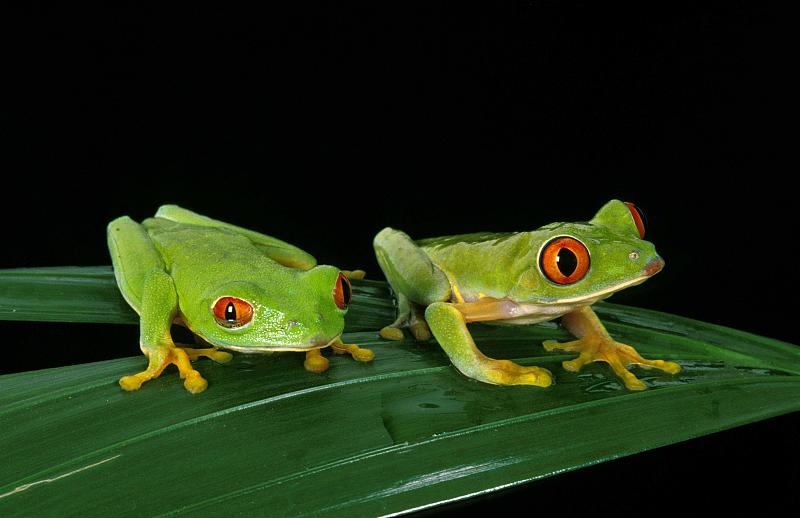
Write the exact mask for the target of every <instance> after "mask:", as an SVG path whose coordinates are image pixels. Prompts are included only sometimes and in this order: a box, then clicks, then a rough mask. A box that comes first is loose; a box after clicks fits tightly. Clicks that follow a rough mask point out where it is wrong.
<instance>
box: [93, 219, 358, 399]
mask: <svg viewBox="0 0 800 518" xmlns="http://www.w3.org/2000/svg"><path fill="white" fill-rule="evenodd" d="M106 234H107V241H108V249H109V252H110V254H111V260H112V263H113V270H114V277H115V279H116V283H117V286H118V287H119V290H120V292H121V294H122V297H123V298H124V299H125V301H126V302H127V303H128V305H130V306H131V308H133V310H134V311H135V312H136V313H137V314H138V316H139V346H140V349H141V351H142V352H143V353H144V355H145V357H146V358H147V360H148V364H147V368H146V369H145V370H143V371H141V372H138V373H136V374H133V375H130V376H124V377H122V378H120V379H119V385H120V387H122V389H124V390H126V391H135V390H138V389H139V388H141V386H142V384H143V383H145V382H147V381H149V380H152V379H154V378H157V377H159V376H160V375H161V373H162V371H164V369H165V368H166V367H168V366H169V365H175V366H176V367H177V369H178V372H179V374H180V377H181V378H182V379H183V380H184V383H183V385H184V388H185V389H186V390H187V391H188V392H190V393H192V394H197V393H200V392H203V391H204V390H206V388H207V387H208V381H207V380H206V379H205V378H203V376H202V375H201V374H200V372H199V371H198V370H196V369H195V368H194V367H193V365H192V363H191V362H193V361H194V360H197V359H198V358H200V357H205V358H209V359H211V360H213V361H216V362H218V363H225V362H228V361H230V360H231V359H232V356H233V355H232V354H231V353H230V352H228V351H233V352H239V353H272V352H277V351H295V352H303V353H305V359H304V362H303V365H304V367H305V369H306V370H308V371H310V372H314V373H322V372H325V371H326V370H327V369H328V367H329V365H330V362H329V360H328V359H327V358H326V357H325V356H323V355H322V353H321V350H322V349H324V348H331V349H332V350H333V352H334V353H339V354H349V355H350V356H351V357H352V358H353V359H355V360H357V361H360V362H369V361H371V360H372V359H373V358H374V353H373V351H372V350H370V349H364V348H361V347H359V346H358V345H356V344H348V343H345V342H344V341H343V340H342V332H343V329H344V322H345V315H346V313H347V310H348V306H349V304H350V302H351V297H352V291H353V290H352V286H351V284H350V279H360V278H363V277H364V271H363V270H353V271H348V270H339V269H338V268H336V267H334V266H330V265H318V264H317V260H316V259H315V258H314V256H312V255H311V254H309V253H308V252H306V251H304V250H302V249H300V248H298V247H296V246H294V245H291V244H289V243H287V242H285V241H282V240H280V239H277V238H274V237H271V236H268V235H266V234H262V233H260V232H256V231H253V230H248V229H245V228H242V227H239V226H236V225H232V224H228V223H224V222H222V221H218V220H214V219H212V218H209V217H207V216H203V215H200V214H197V213H195V212H192V211H190V210H188V209H184V208H182V207H179V206H177V205H162V206H161V207H159V208H158V210H157V211H156V214H155V216H153V217H151V218H147V219H145V220H144V221H142V222H141V223H137V222H136V221H134V220H133V219H131V218H130V217H129V216H120V217H118V218H116V219H114V220H113V221H111V222H110V223H109V224H108V226H107V229H106ZM173 325H178V326H182V327H185V328H187V329H188V330H189V331H190V332H191V333H192V335H193V336H194V338H195V341H196V342H197V344H194V345H199V346H200V347H189V346H188V345H186V344H179V343H176V342H175V341H174V340H173V337H172V326H173Z"/></svg>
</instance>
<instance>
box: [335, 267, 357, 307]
mask: <svg viewBox="0 0 800 518" xmlns="http://www.w3.org/2000/svg"><path fill="white" fill-rule="evenodd" d="M352 296H353V288H352V287H351V286H350V281H348V280H347V277H345V276H344V274H343V273H339V277H337V278H336V284H335V285H334V287H333V301H334V302H335V303H336V307H338V308H339V309H347V306H348V305H349V304H350V299H351V298H352Z"/></svg>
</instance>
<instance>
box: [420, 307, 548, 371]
mask: <svg viewBox="0 0 800 518" xmlns="http://www.w3.org/2000/svg"><path fill="white" fill-rule="evenodd" d="M425 318H426V319H427V321H428V325H430V328H431V331H432V332H433V335H434V336H435V337H436V340H437V341H438V342H439V345H441V346H442V349H444V351H445V352H446V353H447V355H448V356H449V357H450V361H452V362H453V365H455V366H456V368H457V369H458V370H459V371H461V372H462V373H463V374H465V375H467V376H469V377H470V378H473V379H476V380H478V381H483V382H484V383H492V384H495V385H536V386H538V387H548V386H550V384H551V383H552V377H551V375H550V373H549V372H548V371H547V369H543V368H541V367H524V366H522V365H517V364H516V363H513V362H511V361H509V360H495V359H492V358H489V357H487V356H485V355H484V354H483V353H481V352H480V351H479V350H478V348H477V347H476V346H475V342H474V341H473V340H472V336H471V335H470V334H469V330H468V329H467V324H466V321H465V320H464V315H462V314H461V312H460V311H459V310H458V309H457V308H456V307H455V306H453V305H452V304H449V303H446V302H435V303H433V304H431V305H430V306H428V309H427V310H426V311H425Z"/></svg>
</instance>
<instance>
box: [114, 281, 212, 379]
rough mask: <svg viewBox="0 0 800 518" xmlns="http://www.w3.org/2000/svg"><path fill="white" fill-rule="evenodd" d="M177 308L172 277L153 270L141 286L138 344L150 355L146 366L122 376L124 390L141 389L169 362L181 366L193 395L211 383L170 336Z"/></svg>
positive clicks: (182, 373)
mask: <svg viewBox="0 0 800 518" xmlns="http://www.w3.org/2000/svg"><path fill="white" fill-rule="evenodd" d="M177 311H178V295H177V293H176V292H175V285H174V284H173V282H172V278H171V277H170V276H169V275H167V274H166V273H165V272H163V271H160V270H152V271H151V272H149V273H148V274H147V275H146V277H145V281H144V284H143V288H142V298H141V306H140V323H139V343H140V347H141V349H142V352H143V353H144V354H145V356H147V359H148V365H147V369H146V370H144V371H142V372H139V373H137V374H134V375H132V376H124V377H122V378H120V380H119V385H120V386H121V387H122V388H123V389H125V390H138V389H139V388H140V387H141V386H142V383H144V382H146V381H149V380H151V379H153V378H157V377H158V376H159V375H161V372H162V371H163V370H164V369H165V368H166V367H167V366H168V365H170V364H172V365H175V366H176V367H178V371H179V372H180V375H181V378H183V379H184V382H183V386H184V387H186V390H188V391H189V392H191V393H192V394H196V393H198V392H202V391H204V390H205V389H206V387H207V386H208V382H207V381H206V380H205V379H203V377H202V376H200V373H199V372H197V371H196V370H194V369H193V368H192V365H191V362H190V360H189V354H187V352H186V351H185V350H183V349H181V348H180V347H176V346H175V343H174V342H173V341H172V336H171V335H170V326H171V325H172V321H173V320H174V318H175V314H176V313H177Z"/></svg>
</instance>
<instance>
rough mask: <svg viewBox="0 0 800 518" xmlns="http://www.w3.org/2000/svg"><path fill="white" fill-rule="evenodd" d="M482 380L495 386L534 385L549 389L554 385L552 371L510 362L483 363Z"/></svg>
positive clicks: (494, 361) (488, 361)
mask: <svg viewBox="0 0 800 518" xmlns="http://www.w3.org/2000/svg"><path fill="white" fill-rule="evenodd" d="M482 363H483V367H482V369H481V370H482V376H481V377H482V378H485V380H486V381H487V382H488V383H494V384H495V385H534V386H537V387H549V386H550V385H552V384H553V376H552V375H551V374H550V371H548V370H547V369H544V368H542V367H525V366H523V365H517V364H516V363H514V362H512V361H509V360H492V359H487V360H486V361H484V362H482Z"/></svg>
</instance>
